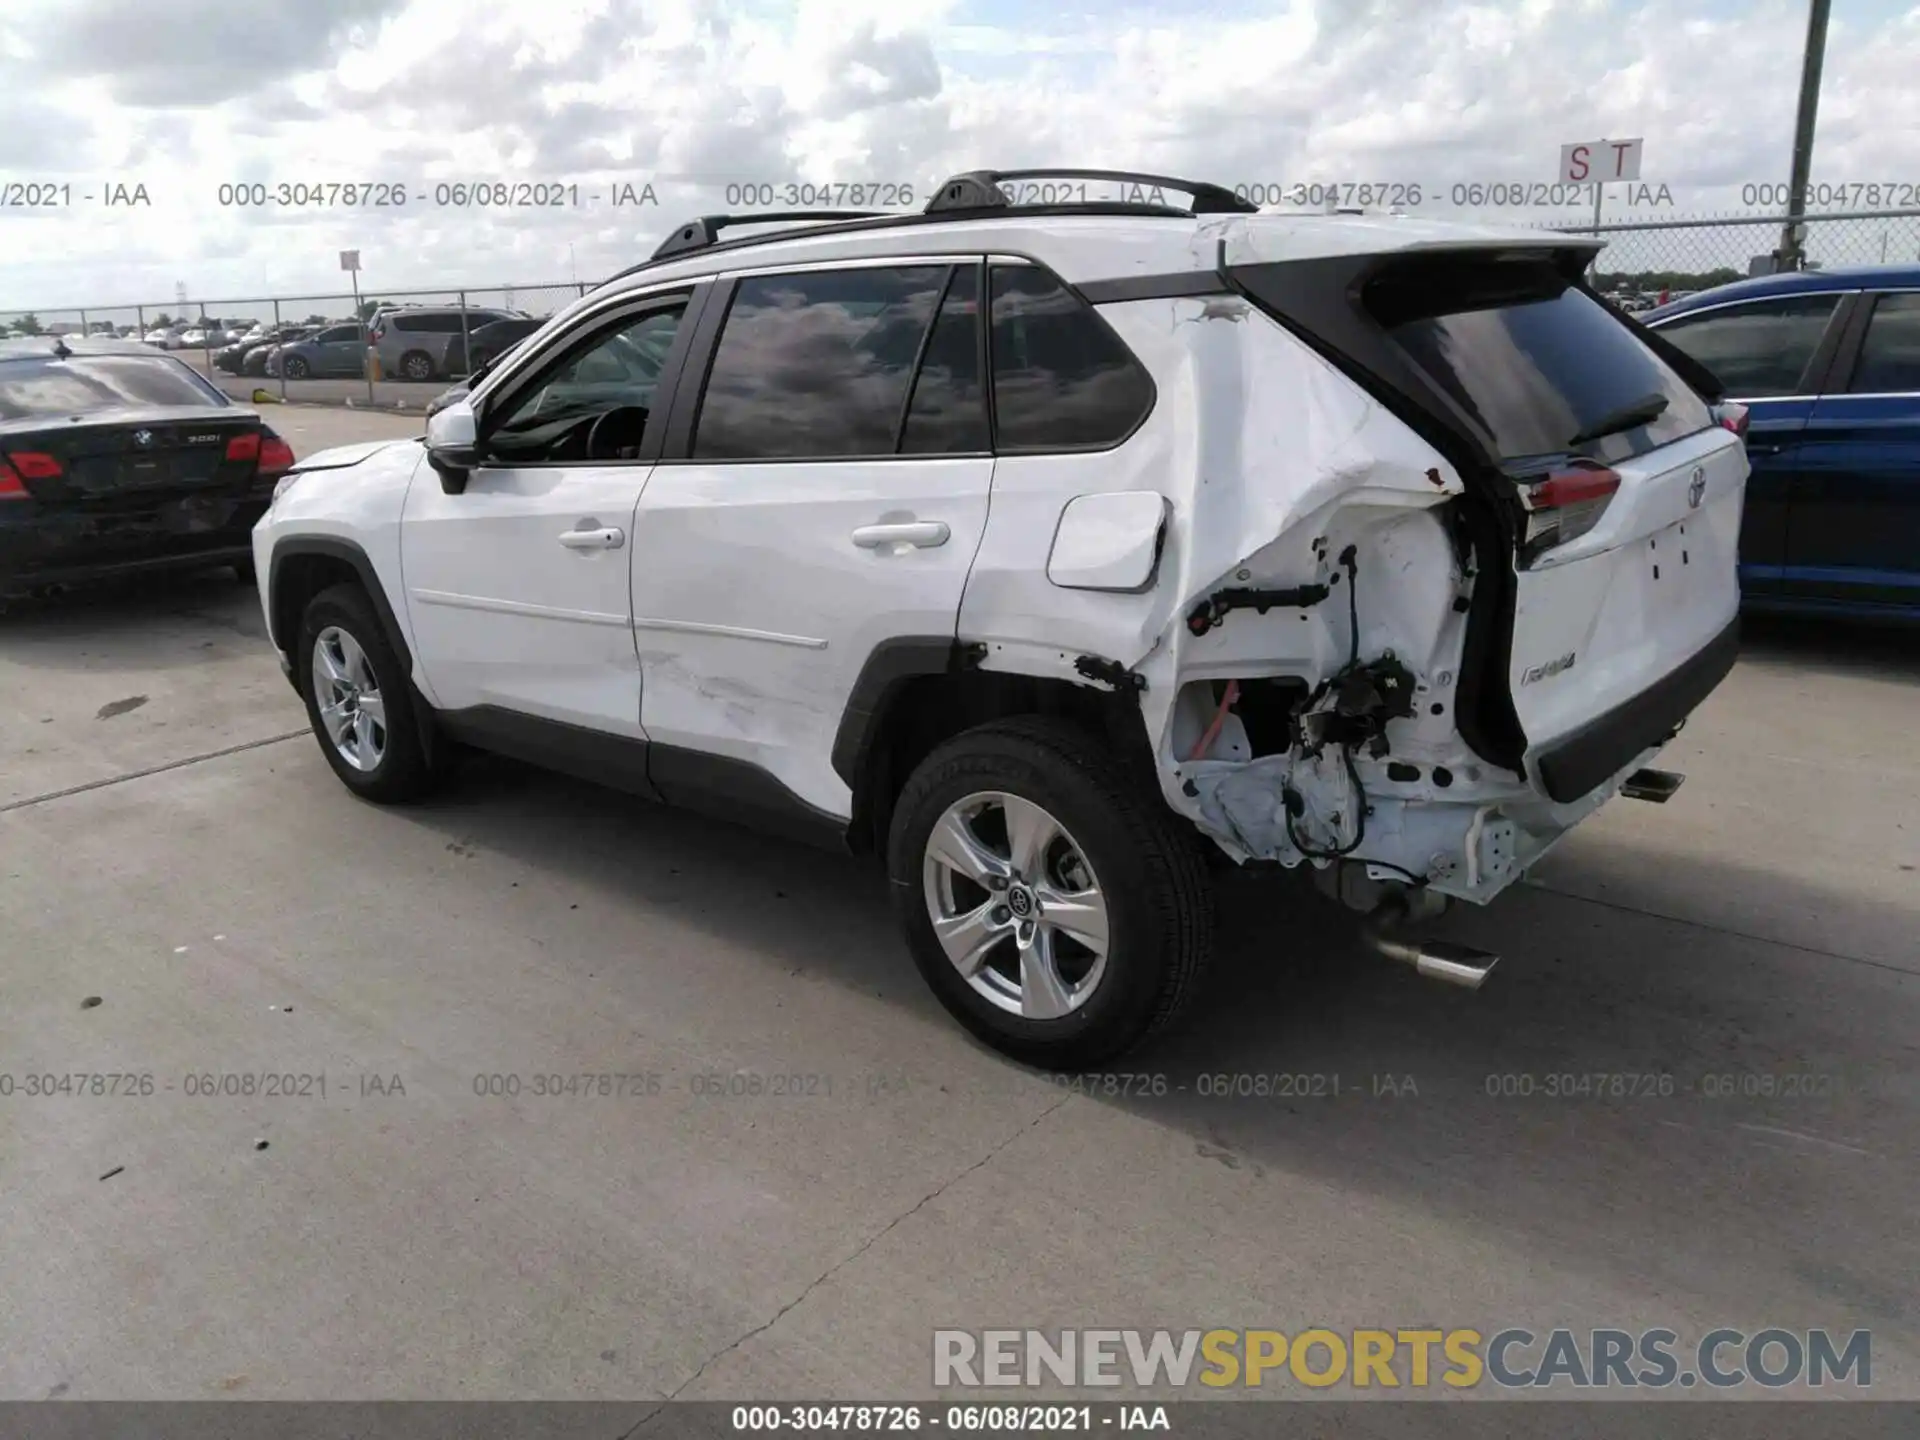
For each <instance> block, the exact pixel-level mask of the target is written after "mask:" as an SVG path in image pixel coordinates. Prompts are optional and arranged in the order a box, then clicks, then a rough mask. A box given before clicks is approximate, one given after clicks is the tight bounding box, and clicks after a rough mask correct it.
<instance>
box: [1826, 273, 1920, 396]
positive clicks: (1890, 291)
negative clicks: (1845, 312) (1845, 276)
mask: <svg viewBox="0 0 1920 1440" xmlns="http://www.w3.org/2000/svg"><path fill="white" fill-rule="evenodd" d="M1851 293H1852V295H1853V296H1854V300H1855V310H1856V312H1857V314H1856V316H1855V317H1854V320H1853V323H1852V324H1851V325H1849V326H1848V327H1847V333H1846V334H1845V335H1844V336H1843V337H1841V340H1840V344H1839V345H1838V347H1837V353H1836V354H1835V356H1834V363H1833V365H1832V368H1831V369H1830V370H1829V371H1828V372H1827V375H1826V386H1825V388H1824V389H1823V390H1822V391H1821V393H1820V398H1821V399H1823V400H1824V399H1829V398H1831V399H1835V400H1901V399H1907V398H1910V397H1912V396H1913V395H1915V394H1920V391H1916V390H1861V391H1857V392H1856V391H1855V390H1854V389H1853V380H1854V377H1855V376H1856V375H1858V374H1859V373H1860V362H1861V361H1862V360H1863V359H1865V358H1866V350H1867V329H1868V327H1869V326H1871V325H1872V324H1873V317H1874V316H1875V315H1877V314H1878V313H1879V311H1880V302H1881V301H1882V300H1884V299H1886V298H1887V297H1888V296H1889V295H1920V285H1891V286H1888V287H1887V288H1886V289H1884V290H1856V291H1853V292H1851Z"/></svg>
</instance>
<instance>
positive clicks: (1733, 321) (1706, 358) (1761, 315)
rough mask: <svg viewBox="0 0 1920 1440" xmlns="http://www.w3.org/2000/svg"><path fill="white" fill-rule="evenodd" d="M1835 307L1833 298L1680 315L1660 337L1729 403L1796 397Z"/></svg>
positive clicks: (1814, 297)
mask: <svg viewBox="0 0 1920 1440" xmlns="http://www.w3.org/2000/svg"><path fill="white" fill-rule="evenodd" d="M1839 303H1840V297H1839V296H1838V295H1790V296H1786V297H1783V298H1781V299H1779V300H1756V301H1753V302H1752V303H1751V304H1747V305H1729V306H1727V307H1726V308H1725V309H1724V310H1709V311H1707V312H1706V313H1705V314H1703V315H1698V316H1693V315H1682V316H1680V317H1679V318H1677V319H1675V320H1673V321H1671V322H1670V323H1668V324H1665V325H1662V326H1661V327H1660V334H1661V337H1662V338H1663V339H1666V340H1668V341H1671V342H1672V343H1673V344H1674V345H1676V346H1678V347H1679V348H1680V349H1682V350H1684V351H1686V352H1687V354H1689V355H1691V356H1692V357H1693V358H1694V359H1696V360H1698V361H1699V362H1700V363H1701V364H1702V365H1704V366H1706V367H1707V369H1709V370H1711V371H1712V372H1713V373H1714V375H1715V376H1717V377H1718V379H1719V381H1720V383H1721V384H1722V385H1724V386H1726V387H1727V394H1728V395H1729V396H1731V397H1732V398H1733V399H1736V400H1740V399H1755V398H1758V397H1762V396H1767V395H1797V394H1799V393H1800V389H1801V377H1802V376H1804V375H1805V374H1806V370H1807V365H1808V364H1809V363H1810V362H1811V361H1812V359H1813V352H1814V351H1815V350H1816V349H1818V348H1819V346H1820V339H1821V337H1822V336H1824V335H1825V334H1826V333H1827V322H1828V321H1829V320H1831V319H1832V318H1833V311H1834V307H1835V306H1837V305H1838V304H1839Z"/></svg>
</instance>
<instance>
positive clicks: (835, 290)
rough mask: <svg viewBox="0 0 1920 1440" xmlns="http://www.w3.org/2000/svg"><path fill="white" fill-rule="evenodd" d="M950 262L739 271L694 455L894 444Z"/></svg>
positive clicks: (824, 453) (795, 454)
mask: <svg viewBox="0 0 1920 1440" xmlns="http://www.w3.org/2000/svg"><path fill="white" fill-rule="evenodd" d="M950 268H951V267H949V266H946V265H916V266H899V267H876V268H871V269H852V270H816V271H807V272H804V273H799V274H789V275H754V276H749V277H747V278H745V279H743V280H741V281H740V282H739V285H738V288H737V289H736V290H735V292H734V296H733V303H732V305H731V307H730V308H729V309H728V312H727V319H726V324H725V325H724V326H723V327H722V329H721V332H720V343H719V345H718V347H717V348H716V350H715V352H714V357H713V366H712V368H711V370H710V371H709V373H708V376H707V385H706V391H705V394H704V395H703V396H702V397H701V402H700V415H699V420H698V423H697V425H696V427H695V431H694V441H693V456H694V458H695V459H698V460H789V459H803V458H824V457H829V456H831V457H839V458H854V457H862V456H882V455H892V454H894V453H895V443H896V440H897V438H898V434H899V429H900V424H901V415H902V413H903V409H904V407H905V405H906V402H907V388H908V383H909V382H910V380H911V379H912V377H913V373H914V364H915V362H916V361H917V360H918V359H919V357H920V351H921V344H922V341H923V340H924V339H925V338H926V336H927V330H928V326H929V325H930V324H931V323H932V320H933V313H934V307H935V306H936V305H937V304H938V303H939V300H940V295H941V292H942V290H943V288H944V287H945V285H946V282H947V276H948V272H949V270H950Z"/></svg>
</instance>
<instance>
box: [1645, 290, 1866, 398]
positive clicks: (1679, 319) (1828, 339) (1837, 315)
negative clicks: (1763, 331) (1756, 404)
mask: <svg viewBox="0 0 1920 1440" xmlns="http://www.w3.org/2000/svg"><path fill="white" fill-rule="evenodd" d="M1810 295H1813V296H1832V297H1834V307H1833V313H1832V314H1830V315H1828V316H1827V327H1826V329H1825V330H1823V331H1821V333H1820V339H1819V340H1818V341H1817V342H1816V343H1815V344H1814V347H1813V351H1812V353H1811V354H1810V355H1808V356H1807V363H1806V365H1805V366H1804V367H1803V368H1802V369H1801V371H1800V379H1799V382H1798V383H1797V384H1796V385H1795V387H1794V388H1793V389H1792V390H1790V391H1781V392H1777V393H1775V394H1772V395H1737V394H1735V393H1734V392H1733V391H1732V390H1728V391H1727V392H1726V393H1727V398H1728V399H1729V400H1738V401H1741V402H1742V403H1746V402H1753V401H1761V400H1812V399H1815V398H1817V397H1818V396H1819V394H1820V391H1821V386H1822V385H1823V384H1824V383H1827V382H1830V381H1831V380H1832V379H1833V368H1834V361H1835V360H1836V359H1837V358H1838V357H1839V356H1840V355H1841V354H1843V353H1845V352H1846V344H1845V342H1846V340H1847V339H1848V335H1849V330H1850V328H1851V326H1852V324H1853V317H1854V312H1855V310H1856V308H1857V306H1856V304H1855V302H1856V301H1857V299H1858V298H1859V295H1860V291H1858V290H1786V291H1781V292H1780V293H1778V294H1773V295H1746V296H1741V297H1738V298H1736V299H1732V300H1721V301H1718V302H1717V303H1715V304H1712V305H1701V306H1698V307H1696V308H1694V309H1692V310H1687V311H1683V312H1682V313H1681V314H1678V315H1673V316H1669V317H1667V318H1666V319H1664V320H1663V321H1662V322H1661V323H1660V324H1658V325H1647V326H1646V327H1645V328H1646V329H1648V330H1651V331H1652V332H1653V333H1654V334H1656V335H1659V336H1661V338H1662V339H1666V332H1667V331H1669V330H1671V329H1673V328H1674V327H1675V326H1678V325H1682V324H1684V323H1686V322H1687V321H1690V320H1697V319H1702V318H1704V317H1706V316H1708V315H1713V314H1717V313H1718V312H1720V311H1723V310H1733V309H1738V308H1750V307H1754V306H1760V305H1781V304H1785V303H1786V302H1788V301H1790V300H1804V299H1806V298H1807V297H1808V296H1810ZM1667 344H1669V345H1673V346H1674V347H1675V348H1676V349H1677V348H1678V342H1676V341H1674V340H1671V339H1668V340H1667ZM1694 363H1695V364H1699V363H1700V362H1699V361H1695V362H1694Z"/></svg>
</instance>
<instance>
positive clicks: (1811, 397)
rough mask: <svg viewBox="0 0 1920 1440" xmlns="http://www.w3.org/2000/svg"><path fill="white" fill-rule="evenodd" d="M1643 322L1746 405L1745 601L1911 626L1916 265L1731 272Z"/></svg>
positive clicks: (1917, 412) (1914, 607)
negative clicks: (1748, 274) (1736, 275)
mask: <svg viewBox="0 0 1920 1440" xmlns="http://www.w3.org/2000/svg"><path fill="white" fill-rule="evenodd" d="M1645 323H1646V324H1647V325H1649V326H1650V327H1652V328H1653V329H1654V330H1655V331H1656V333H1658V334H1659V335H1661V336H1662V337H1663V338H1664V339H1666V340H1668V341H1670V342H1671V343H1672V344H1674V345H1677V346H1678V347H1680V348H1681V349H1682V350H1684V351H1686V352H1687V353H1688V354H1689V355H1691V356H1693V358H1694V359H1696V360H1698V361H1699V362H1700V363H1701V364H1703V365H1705V366H1706V367H1707V368H1709V369H1710V370H1712V371H1713V372H1714V373H1715V374H1716V375H1718V376H1719V378H1720V380H1721V382H1722V383H1723V384H1724V385H1725V386H1726V387H1727V393H1728V394H1729V396H1731V397H1732V398H1734V399H1736V400H1739V401H1740V402H1741V403H1742V404H1744V405H1746V407H1747V410H1748V426H1749V429H1748V434H1747V454H1748V456H1749V458H1750V460H1751V462H1752V465H1753V478H1752V479H1751V481H1750V482H1749V483H1748V497H1747V509H1746V517H1745V520H1744V521H1743V523H1742V525H1741V531H1740V581H1741V589H1742V592H1743V594H1744V597H1745V601H1746V604H1747V605H1748V607H1749V608H1752V609H1765V610H1791V611H1800V612H1806V613H1831V614H1840V615H1848V616H1855V617H1859V618H1876V617H1877V618H1905V619H1920V266H1916V265H1889V266H1863V267H1860V268H1856V269H1841V270H1820V271H1802V272H1798V273H1791V274H1784V275H1767V276H1760V277H1757V278H1755V279H1751V280H1739V281H1735V282H1734V283H1733V284H1730V285H1722V286H1719V287H1717V288H1716V289H1713V290H1706V291H1702V292H1701V293H1699V294H1697V295H1694V296H1692V297H1691V298H1689V299H1686V300H1676V301H1675V302H1673V303H1672V304H1670V305H1667V306H1665V307H1664V308H1663V309H1661V310H1659V311H1656V312H1654V313H1653V314H1651V315H1648V316H1646V317H1645Z"/></svg>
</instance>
